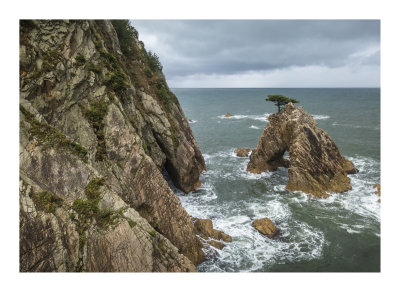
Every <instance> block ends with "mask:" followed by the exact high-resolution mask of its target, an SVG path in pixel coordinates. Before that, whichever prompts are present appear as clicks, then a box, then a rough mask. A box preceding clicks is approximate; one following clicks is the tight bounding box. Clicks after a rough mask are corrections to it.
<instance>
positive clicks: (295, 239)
mask: <svg viewBox="0 0 400 292" xmlns="http://www.w3.org/2000/svg"><path fill="white" fill-rule="evenodd" d="M172 91H173V92H174V93H175V94H176V96H177V97H178V99H179V102H180V104H181V106H182V108H183V111H184V113H185V115H186V116H187V118H189V119H190V120H191V121H192V122H191V123H190V125H191V127H192V130H193V133H194V136H195V138H196V140H197V142H198V144H199V147H200V150H201V152H202V153H203V156H204V158H205V161H206V167H207V171H206V172H204V173H203V174H202V176H201V181H202V186H201V187H200V188H199V189H198V190H196V191H194V192H191V193H189V194H187V195H185V194H183V193H181V192H179V191H178V190H175V191H176V194H177V195H178V196H179V198H180V200H181V202H182V204H183V206H184V207H185V209H186V210H187V211H188V212H189V214H190V215H191V216H194V217H199V218H211V219H212V220H213V224H214V228H217V229H220V230H223V231H224V232H225V233H227V234H229V235H231V236H232V237H233V241H232V243H229V244H227V246H226V247H225V248H224V249H223V250H221V251H219V250H218V254H219V255H218V256H216V257H215V256H214V257H212V256H210V257H209V259H208V260H207V261H205V262H203V263H202V264H200V265H199V266H198V269H199V271H201V272H224V271H226V272H269V271H271V272H272V271H274V272H306V271H310V272H319V271H321V272H322V271H336V272H347V271H354V272H356V271H357V272H362V271H376V272H377V271H380V203H379V202H378V199H379V197H378V196H377V195H376V194H374V191H375V190H374V189H373V188H372V186H373V185H374V184H376V183H380V89H379V88H301V89H300V88H254V89H247V88H246V89H172ZM268 94H283V95H286V96H289V97H292V98H296V99H297V100H299V101H300V103H299V104H297V105H298V106H302V107H303V108H304V109H305V110H306V111H307V112H308V113H310V114H312V115H313V116H314V118H315V120H316V121H317V123H318V125H319V127H321V128H322V129H324V130H325V131H327V132H328V133H329V134H330V136H331V137H332V138H333V139H334V141H335V142H336V144H337V145H338V147H339V149H340V151H341V153H342V154H343V155H344V156H345V157H347V158H348V159H350V160H351V161H353V163H354V164H355V166H356V167H357V168H358V169H359V170H360V172H359V173H358V174H355V175H351V176H350V178H351V184H352V186H353V189H352V190H351V191H349V192H346V193H343V194H333V195H332V196H331V197H329V198H328V199H316V198H313V197H310V196H308V195H306V194H304V193H302V192H289V191H286V190H285V185H286V183H287V181H288V172H287V170H286V169H284V168H279V169H278V171H276V172H272V173H263V174H261V175H255V174H250V173H247V172H246V165H247V163H248V160H249V159H248V158H239V157H236V156H235V155H234V152H233V151H234V149H235V148H237V147H250V148H254V147H255V146H256V145H257V143H258V141H259V138H260V136H261V134H262V131H263V129H264V128H265V126H266V125H267V121H266V119H265V118H266V117H267V116H268V115H269V114H271V113H274V112H276V110H277V109H276V107H275V106H274V104H273V103H270V102H266V101H265V98H266V96H267V95H268ZM227 112H230V113H231V114H233V115H234V116H233V117H231V118H224V115H225V114H226V113H227ZM262 217H268V218H270V219H271V220H272V221H273V222H274V223H275V224H276V225H277V226H278V227H279V228H280V229H281V235H280V236H278V237H277V238H274V239H269V238H267V237H265V236H263V235H261V234H260V233H258V231H256V230H255V229H254V228H253V227H252V226H251V223H252V221H253V220H255V219H258V218H262Z"/></svg>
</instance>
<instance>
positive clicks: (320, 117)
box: [312, 115, 330, 120]
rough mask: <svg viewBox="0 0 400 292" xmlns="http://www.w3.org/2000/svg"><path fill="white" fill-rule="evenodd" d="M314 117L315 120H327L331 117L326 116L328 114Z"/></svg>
mask: <svg viewBox="0 0 400 292" xmlns="http://www.w3.org/2000/svg"><path fill="white" fill-rule="evenodd" d="M312 116H313V117H314V119H315V120H327V119H330V116H326V115H312Z"/></svg>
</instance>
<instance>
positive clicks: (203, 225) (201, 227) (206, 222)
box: [193, 218, 232, 249]
mask: <svg viewBox="0 0 400 292" xmlns="http://www.w3.org/2000/svg"><path fill="white" fill-rule="evenodd" d="M193 222H194V226H195V228H196V233H197V234H198V235H200V237H201V238H202V239H204V240H205V243H206V244H209V245H212V246H214V247H216V248H218V249H222V248H224V247H225V244H224V243H222V242H221V241H224V242H232V237H231V236H230V235H228V234H226V233H224V232H222V231H220V230H217V229H214V228H213V223H212V221H211V219H199V218H193ZM215 239H216V240H218V241H216V240H215Z"/></svg>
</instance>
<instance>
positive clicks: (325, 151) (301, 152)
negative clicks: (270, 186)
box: [247, 103, 357, 197]
mask: <svg viewBox="0 0 400 292" xmlns="http://www.w3.org/2000/svg"><path fill="white" fill-rule="evenodd" d="M268 120H269V124H268V125H267V126H266V128H265V129H264V132H263V134H262V136H261V138H260V141H259V143H258V145H257V147H256V148H255V149H253V151H252V153H251V155H250V161H249V163H248V165H247V170H248V171H250V172H253V173H261V172H264V171H274V170H276V169H277V167H279V166H284V164H285V161H284V159H283V155H284V154H285V152H286V151H289V157H290V162H289V170H288V171H289V181H288V184H287V186H286V189H287V190H289V191H303V192H305V193H308V194H312V195H314V196H317V197H328V196H329V194H330V193H334V192H337V193H341V192H344V191H347V190H350V189H351V184H350V179H349V178H348V177H347V173H355V172H357V170H356V169H355V168H354V165H353V163H352V162H351V161H349V160H347V159H345V158H344V157H343V156H342V155H341V154H340V152H339V149H338V147H337V146H336V144H335V142H334V141H333V140H332V138H331V137H330V136H329V135H328V134H327V133H326V132H325V131H324V130H322V129H320V128H319V127H318V125H317V123H316V122H315V120H314V119H313V117H312V116H311V115H310V114H308V113H307V112H306V111H304V109H302V108H301V107H297V108H296V107H295V106H294V105H293V104H292V103H289V104H287V105H286V106H285V108H284V109H283V110H282V111H281V112H280V113H275V114H272V115H270V116H269V117H268Z"/></svg>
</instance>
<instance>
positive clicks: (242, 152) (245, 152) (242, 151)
mask: <svg viewBox="0 0 400 292" xmlns="http://www.w3.org/2000/svg"><path fill="white" fill-rule="evenodd" d="M249 152H250V148H237V149H235V154H236V155H237V156H239V157H247V156H249Z"/></svg>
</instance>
